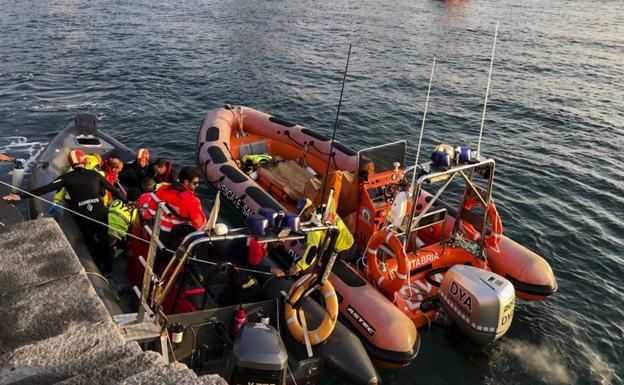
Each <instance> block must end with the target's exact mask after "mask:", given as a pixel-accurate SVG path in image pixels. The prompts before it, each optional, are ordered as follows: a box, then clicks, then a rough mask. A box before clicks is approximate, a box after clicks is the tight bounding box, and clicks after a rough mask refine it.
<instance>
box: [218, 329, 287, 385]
mask: <svg viewBox="0 0 624 385" xmlns="http://www.w3.org/2000/svg"><path fill="white" fill-rule="evenodd" d="M287 370H288V353H286V347H285V346H284V343H283V342H282V338H281V337H280V335H279V333H278V332H277V330H275V328H274V327H273V326H271V325H267V324H264V323H247V324H245V325H244V326H243V327H242V328H241V330H240V332H239V333H238V336H237V337H236V340H235V341H234V346H233V347H232V353H231V354H230V359H229V360H228V364H227V371H226V372H227V376H226V378H227V381H228V384H230V385H249V384H267V385H269V384H270V385H285V384H286V379H287V377H286V371H287Z"/></svg>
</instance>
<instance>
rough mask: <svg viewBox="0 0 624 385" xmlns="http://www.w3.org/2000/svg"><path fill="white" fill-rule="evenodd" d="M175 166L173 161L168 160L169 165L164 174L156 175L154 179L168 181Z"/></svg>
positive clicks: (157, 181)
mask: <svg viewBox="0 0 624 385" xmlns="http://www.w3.org/2000/svg"><path fill="white" fill-rule="evenodd" d="M172 167H173V162H172V161H170V160H168V161H167V166H166V168H165V174H164V175H154V180H155V181H156V183H166V182H167V181H168V180H169V176H171V168H172Z"/></svg>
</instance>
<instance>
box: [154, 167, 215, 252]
mask: <svg viewBox="0 0 624 385" xmlns="http://www.w3.org/2000/svg"><path fill="white" fill-rule="evenodd" d="M199 177H200V173H199V170H197V169H196V168H194V167H184V168H183V169H182V171H180V175H179V177H178V179H179V181H178V182H175V183H172V184H170V185H165V186H162V187H161V188H159V189H158V190H157V191H156V196H157V197H158V199H159V200H160V201H161V202H164V203H165V205H166V206H167V208H168V209H169V211H171V214H166V213H164V214H163V216H162V218H161V221H160V234H161V235H160V240H161V242H162V243H163V244H164V245H165V246H166V247H170V245H168V243H169V239H170V233H171V230H172V229H173V227H174V226H177V225H182V224H190V225H192V226H193V227H194V228H195V229H197V230H200V229H202V228H203V227H204V225H205V224H206V214H204V210H203V209H202V206H201V201H200V200H199V198H197V197H196V196H195V189H196V188H197V185H198V184H199ZM148 205H149V213H150V214H151V215H155V214H156V209H157V206H156V202H154V201H153V200H152V201H150V202H148Z"/></svg>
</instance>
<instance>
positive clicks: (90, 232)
mask: <svg viewBox="0 0 624 385" xmlns="http://www.w3.org/2000/svg"><path fill="white" fill-rule="evenodd" d="M68 163H69V165H70V166H71V167H72V168H73V169H72V170H70V171H68V172H66V173H64V174H62V175H60V176H59V177H58V178H57V179H55V180H54V181H52V182H51V183H49V184H47V185H44V186H40V187H37V188H35V189H33V190H31V191H30V193H29V194H32V195H42V194H45V193H48V192H51V191H55V190H56V191H58V190H60V189H62V188H63V187H64V188H65V189H67V192H68V193H69V195H70V196H71V200H70V201H69V202H68V203H69V208H70V209H71V210H73V211H74V212H75V213H77V215H76V214H73V213H72V215H73V217H74V220H75V221H76V222H77V224H78V227H79V228H80V230H81V231H82V233H83V235H84V238H85V241H86V242H87V246H89V247H90V249H91V252H92V254H93V256H94V257H95V259H96V261H97V262H98V263H99V264H100V266H101V268H102V270H103V272H107V271H109V270H110V266H111V263H112V255H111V250H110V248H109V247H108V242H107V237H108V227H107V226H108V210H107V209H106V206H104V204H103V203H102V200H101V190H102V189H105V190H108V191H110V192H111V193H112V194H113V196H115V197H116V198H118V199H121V200H122V201H124V200H125V197H124V196H123V194H122V193H121V192H120V191H119V190H118V189H117V188H115V187H113V186H112V185H111V184H110V183H108V181H107V180H106V179H105V178H104V177H103V176H102V175H101V174H100V173H98V172H97V171H95V170H88V169H86V168H85V165H86V163H87V159H86V156H85V153H84V152H83V151H81V150H73V151H71V152H70V153H69V156H68ZM29 194H25V193H21V194H8V195H5V196H3V197H2V198H3V199H4V200H7V201H15V200H20V199H22V198H30V197H31V195H29Z"/></svg>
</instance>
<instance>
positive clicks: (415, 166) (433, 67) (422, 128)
mask: <svg viewBox="0 0 624 385" xmlns="http://www.w3.org/2000/svg"><path fill="white" fill-rule="evenodd" d="M435 63H436V55H433V64H431V75H430V76H429V88H427V98H426V99H425V110H424V111H423V119H422V125H421V126H420V136H419V137H418V147H416V160H415V161H414V172H413V174H412V191H413V190H414V183H415V182H416V173H417V171H418V158H419V156H420V146H421V144H422V138H423V133H424V132H425V120H426V119H427V108H428V107H429V95H430V94H431V83H433V71H434V70H435Z"/></svg>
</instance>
